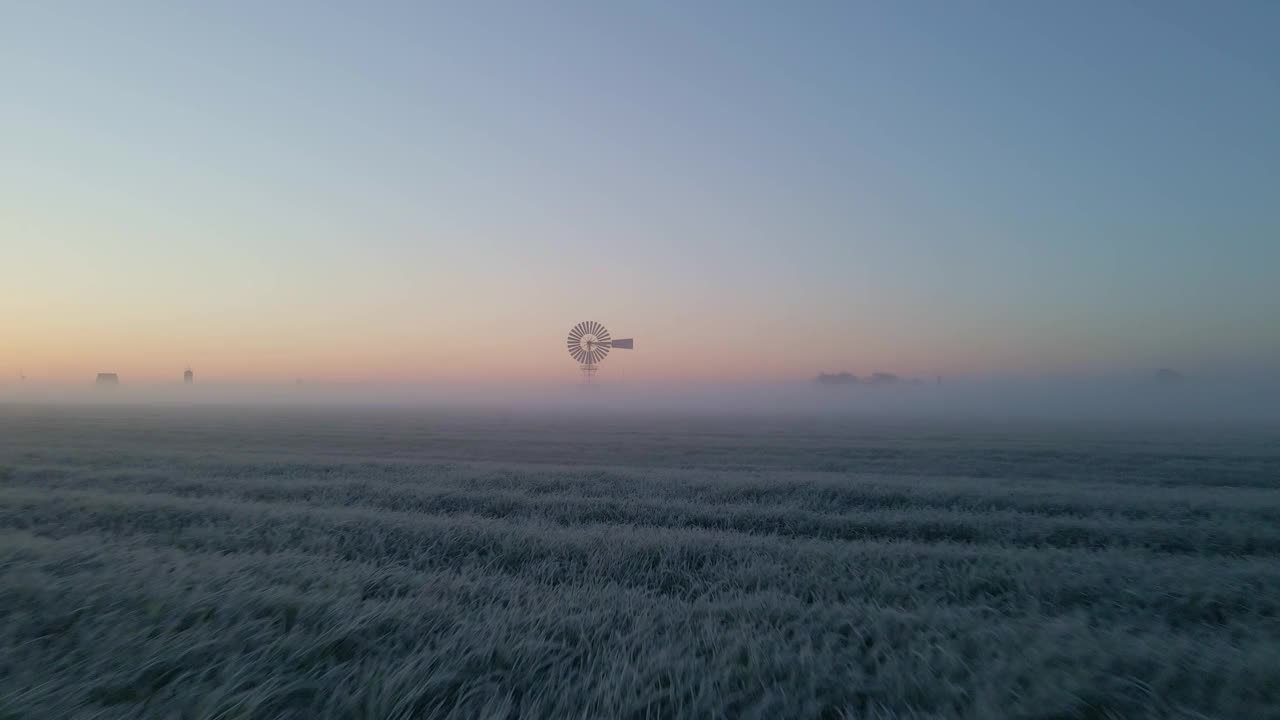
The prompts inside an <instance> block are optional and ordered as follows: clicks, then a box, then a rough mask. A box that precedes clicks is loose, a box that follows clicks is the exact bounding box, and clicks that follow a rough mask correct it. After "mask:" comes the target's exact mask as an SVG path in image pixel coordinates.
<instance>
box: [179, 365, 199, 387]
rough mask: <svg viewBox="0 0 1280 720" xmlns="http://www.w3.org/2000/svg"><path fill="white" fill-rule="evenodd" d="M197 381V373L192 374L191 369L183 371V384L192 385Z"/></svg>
mask: <svg viewBox="0 0 1280 720" xmlns="http://www.w3.org/2000/svg"><path fill="white" fill-rule="evenodd" d="M195 381H196V376H195V373H193V372H191V368H187V369H186V370H185V371H183V373H182V383H183V384H184V385H190V384H191V383H193V382H195Z"/></svg>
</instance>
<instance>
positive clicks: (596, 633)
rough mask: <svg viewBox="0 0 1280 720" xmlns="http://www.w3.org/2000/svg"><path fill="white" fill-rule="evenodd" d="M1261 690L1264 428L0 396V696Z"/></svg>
mask: <svg viewBox="0 0 1280 720" xmlns="http://www.w3.org/2000/svg"><path fill="white" fill-rule="evenodd" d="M325 715H329V716H337V717H352V718H412V717H516V716H519V717H552V716H557V717H558V716H566V717H590V718H613V717H617V718H645V717H654V718H657V717H697V718H712V717H725V718H738V717H756V718H781V717H814V718H838V717H849V718H889V717H912V718H935V717H936V718H951V717H962V718H990V717H1018V718H1129V717H1152V718H1155V717H1161V718H1164V717H1184V718H1203V717H1213V718H1233V719H1234V718H1280V435H1277V434H1276V433H1261V432H1259V433H1246V432H1232V433H1225V432H1222V433H1212V432H1193V431H1190V430H1186V429H1184V430H1164V431H1155V430H1148V431H1138V430H1121V429H1115V428H1083V427H1079V426H1076V427H1054V426H1049V425H1043V424H1042V425H1035V426H1021V427H1000V426H996V425H991V424H984V425H976V426H975V425H965V424H961V423H954V422H952V423H947V424H941V423H928V422H907V421H901V422H897V423H888V422H882V423H878V424H873V423H869V422H866V421H855V420H851V419H850V420H843V421H841V420H836V419H833V418H826V419H822V420H817V419H809V420H805V419H801V418H792V419H762V418H757V419H741V420H737V421H728V420H720V419H714V418H701V419H698V418H688V417H686V418H679V417H661V416H647V417H646V416H638V415H637V416H631V417H610V416H604V415H598V416H585V415H580V416H568V415H558V416H553V415H549V416H536V415H533V414H528V415H519V414H499V413H488V414H484V413H453V414H450V413H443V412H437V413H428V412H426V411H421V412H416V413H415V412H410V411H407V410H400V411H393V410H363V411H360V410H352V409H347V410H338V409H333V410H327V411H326V410H319V409H312V410H306V411H303V410H291V411H286V410H261V409H259V410H251V409H242V410H235V409H230V408H221V409H213V408H205V409H185V410H184V409H174V408H169V409H165V408H150V409H147V408H119V407H116V408H113V407H95V408H70V407H64V408H35V407H21V406H0V717H12V718H26V717H56V718H64V717H65V718H73V717H85V718H87V717H104V718H108V717H109V718H116V717H119V718H132V717H186V718H215V717H217V718H249V717H252V718H269V717H296V718H309V717H317V716H325Z"/></svg>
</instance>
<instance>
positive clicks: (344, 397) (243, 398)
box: [0, 378, 1280, 425]
mask: <svg viewBox="0 0 1280 720" xmlns="http://www.w3.org/2000/svg"><path fill="white" fill-rule="evenodd" d="M0 403H7V404H90V405H113V404H122V405H146V404H157V405H168V406H183V405H223V406H226V405H254V406H313V407H315V406H329V405H340V406H394V407H408V408H413V407H421V408H435V409H450V408H457V409H489V410H505V411H512V412H521V413H539V412H554V413H566V412H567V413H607V414H633V413H679V414H697V415H751V416H761V415H765V416H767V415H809V416H829V415H834V416H849V417H871V418H876V417H885V418H894V417H919V418H930V417H938V418H965V417H973V418H981V419H1015V420H1016V419H1019V418H1025V419H1044V420H1055V419H1060V420H1083V421H1104V420H1105V421H1149V422H1171V423H1182V424H1186V423H1192V424H1220V423H1244V424H1264V425H1276V424H1280V383H1278V382H1276V381H1275V380H1271V379H1259V380H1253V381H1245V380H1200V381H1190V380H1188V381H1185V382H1179V383H1176V384H1167V383H1161V382H1157V381H1154V380H1152V379H1150V378H1137V379H1135V378H1101V379H1099V378H1089V379H1061V378H1060V379H1026V378H1001V379H968V380H965V379H956V380H947V381H944V382H942V383H941V384H937V383H920V384H901V385H892V386H875V385H856V384H855V385H836V386H831V385H821V384H818V383H813V382H796V383H778V384H755V385H747V384H723V385H711V384H667V385H663V384H610V383H600V384H597V385H591V386H584V385H577V384H559V385H557V384H541V385H537V384H523V385H515V384H508V385H503V384H470V385H467V384H452V385H444V384H440V385H429V384H420V385H379V384H321V383H308V384H298V385H284V384H281V385H265V384H264V385H246V384H215V383H204V384H196V385H130V384H128V383H127V382H126V383H122V384H121V385H119V386H115V387H94V386H92V385H89V386H64V385H38V384H31V383H25V384H9V385H6V386H2V387H0ZM0 410H2V406H0Z"/></svg>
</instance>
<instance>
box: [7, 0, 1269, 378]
mask: <svg viewBox="0 0 1280 720" xmlns="http://www.w3.org/2000/svg"><path fill="white" fill-rule="evenodd" d="M1277 35H1280V3H1275V2H1258V3H1249V2H1230V3H1206V2H1173V1H1168V2H1166V1H1160V2H1154V1H1153V2H1137V1H1133V0H1130V1H1127V2H1072V3H1049V2H1030V3H1028V2H1012V1H1011V2H1001V3H987V2H977V1H975V2H964V3H954V2H893V3H889V2H884V3H870V2H831V3H826V2H816V1H814V2H801V3H776V2H760V3H751V2H712V1H710V0H707V1H705V2H704V1H699V2H693V3H688V2H672V3H662V2H635V3H631V2H617V3H598V2H581V3H561V2H545V3H528V2H512V3H499V2H486V1H480V2H466V3H421V2H404V3H385V2H370V3H354V2H353V3H316V2H289V1H286V0H281V1H279V2H270V3H260V2H234V1H228V2H219V3H208V2H184V1H182V0H176V1H167V2H146V3H144V2H134V1H131V0H121V1H120V2H114V3H96V2H82V3H66V2H58V1H57V0H49V1H48V2H38V3H36V2H18V1H16V0H11V1H9V2H5V1H4V0H0V373H2V374H3V375H4V377H3V378H0V382H9V381H12V379H13V378H16V377H17V375H18V373H19V372H21V373H23V374H25V375H26V376H27V377H29V378H32V379H35V380H41V381H48V382H67V383H83V382H90V381H91V380H92V377H93V375H94V374H96V373H97V372H103V371H111V372H117V373H119V374H120V375H121V377H122V379H124V380H126V381H134V382H171V381H177V380H178V378H180V375H181V371H182V369H183V367H184V366H186V365H187V364H190V365H191V366H192V367H193V368H195V369H196V372H197V377H198V378H200V379H201V380H217V381H227V382H232V381H235V382H268V383H269V382H284V381H289V382H291V381H293V380H294V379H295V378H306V379H308V380H313V379H314V380H322V381H331V382H486V381H490V380H492V381H502V382H511V381H526V380H528V381H573V380H575V379H576V378H577V372H578V371H577V366H576V362H575V361H574V360H573V359H572V358H570V357H569V356H568V355H567V354H566V353H565V351H564V340H563V338H564V336H565V334H566V333H567V332H568V330H569V329H570V327H572V326H573V325H574V324H576V323H577V322H579V321H581V320H598V321H601V322H603V323H604V324H605V325H607V326H608V327H609V329H610V331H611V333H612V334H613V335H614V336H615V337H634V338H635V341H636V349H635V350H634V351H631V352H629V353H628V352H625V351H621V350H619V351H616V352H615V353H614V354H612V355H610V356H609V358H608V359H607V360H606V361H605V362H604V364H603V367H602V369H601V371H600V376H599V377H600V378H602V379H603V378H609V379H610V380H611V381H618V382H626V381H631V382H647V381H652V380H686V379H688V380H706V379H715V380H728V381H735V380H753V381H776V380H783V379H787V378H801V379H803V378H808V377H811V376H813V375H815V374H816V373H818V372H820V371H826V372H835V371H849V372H854V373H858V374H865V373H870V372H873V371H890V372H896V373H899V374H904V375H920V376H930V377H931V376H934V375H945V376H964V375H980V374H993V373H1013V374H1054V373H1059V374H1061V373H1066V374H1073V373H1074V374H1089V373H1110V372H1128V371H1132V370H1134V369H1135V368H1154V367H1175V368H1178V369H1180V370H1182V371H1184V372H1188V373H1206V374H1215V373H1216V374H1230V373H1257V372H1266V373H1275V372H1277V371H1280V321H1277V318H1280V282H1278V281H1277V280H1276V276H1277V268H1280V130H1277V128H1280V43H1277V42H1275V38H1276V36H1277Z"/></svg>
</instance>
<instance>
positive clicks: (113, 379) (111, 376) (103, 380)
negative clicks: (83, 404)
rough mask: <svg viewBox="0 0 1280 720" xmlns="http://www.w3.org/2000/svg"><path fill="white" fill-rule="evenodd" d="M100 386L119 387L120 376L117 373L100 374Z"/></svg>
mask: <svg viewBox="0 0 1280 720" xmlns="http://www.w3.org/2000/svg"><path fill="white" fill-rule="evenodd" d="M96 382H97V384H98V385H119V384H120V376H119V375H116V374H115V373H98V379H97V381H96Z"/></svg>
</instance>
